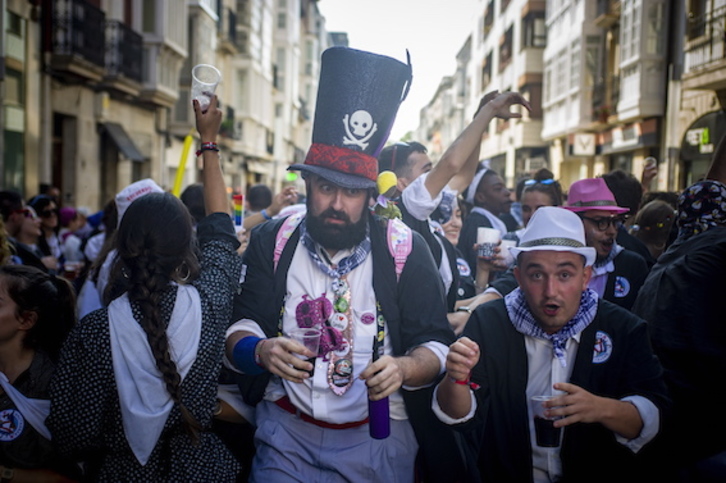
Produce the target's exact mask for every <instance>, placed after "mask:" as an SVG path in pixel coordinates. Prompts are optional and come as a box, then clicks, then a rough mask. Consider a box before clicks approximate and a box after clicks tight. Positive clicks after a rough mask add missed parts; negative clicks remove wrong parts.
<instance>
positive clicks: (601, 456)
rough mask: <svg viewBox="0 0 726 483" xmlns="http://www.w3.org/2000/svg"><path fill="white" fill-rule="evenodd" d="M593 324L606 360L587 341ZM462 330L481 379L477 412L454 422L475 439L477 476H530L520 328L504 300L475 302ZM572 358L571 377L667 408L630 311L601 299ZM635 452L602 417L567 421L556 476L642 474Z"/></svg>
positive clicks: (624, 477) (635, 477)
mask: <svg viewBox="0 0 726 483" xmlns="http://www.w3.org/2000/svg"><path fill="white" fill-rule="evenodd" d="M600 331H602V332H605V333H606V334H607V335H608V336H609V338H610V340H611V341H612V352H611V353H610V356H609V357H608V358H607V359H606V360H605V361H602V362H596V361H594V360H593V353H594V351H593V348H594V347H595V342H596V335H597V333H598V332H600ZM463 335H464V336H466V337H469V338H471V339H472V340H474V341H476V342H477V343H478V344H479V347H480V351H481V358H480V360H479V362H478V363H477V365H476V366H475V367H474V370H473V371H472V377H471V379H472V381H474V382H476V383H478V384H480V385H481V388H480V389H479V390H477V391H476V392H475V395H476V398H477V410H476V415H475V417H474V418H473V419H472V420H470V421H468V422H466V423H464V424H463V425H461V426H459V429H460V430H461V431H463V432H465V433H467V434H468V435H469V437H470V439H472V440H477V441H478V445H477V447H476V450H477V453H478V468H479V471H480V472H481V481H496V482H505V483H506V482H517V483H519V482H528V481H532V447H531V443H530V433H529V425H528V424H529V423H528V413H527V405H528V402H527V400H526V397H525V394H526V388H527V377H528V364H527V353H526V348H525V342H524V335H522V334H521V333H519V332H517V330H516V329H514V327H513V326H512V323H511V322H510V320H509V316H508V315H507V311H506V307H505V305H504V301H503V300H496V301H493V302H490V303H487V304H483V305H480V306H479V307H477V309H476V310H475V311H474V313H473V314H472V316H471V318H470V319H469V323H468V324H467V325H466V328H465V329H464V334H463ZM575 357H576V359H575V365H574V368H573V370H572V376H571V378H570V380H569V382H570V383H572V384H576V385H578V386H580V387H582V388H584V389H586V390H587V391H589V392H591V393H593V394H596V395H599V396H606V397H611V398H617V399H620V398H623V397H625V396H629V395H640V396H644V397H646V398H648V399H649V400H650V401H651V402H653V403H654V404H655V405H656V406H657V407H658V408H659V409H660V410H661V412H663V411H665V410H667V408H668V405H669V400H668V398H667V396H666V389H665V384H664V382H663V377H662V372H663V371H662V368H661V366H660V364H659V363H658V359H657V358H656V357H655V356H654V355H653V353H652V351H651V349H650V346H649V343H648V336H647V329H646V325H645V323H643V321H642V320H640V319H639V318H638V317H636V316H634V315H633V314H631V313H630V312H628V311H626V310H623V309H622V308H620V307H617V306H616V305H614V304H611V303H609V302H607V301H604V300H600V302H599V305H598V311H597V315H596V317H595V320H594V321H593V322H592V323H591V324H590V325H589V326H588V327H587V328H586V329H585V330H584V331H583V332H582V335H581V338H580V344H579V347H578V350H577V355H576V356H575ZM648 446H649V445H646V448H644V449H643V451H645V450H646V449H647V447H648ZM638 455H639V456H635V455H633V454H632V452H631V451H630V450H629V449H627V448H625V447H624V446H622V445H621V444H620V443H618V442H617V441H616V440H615V436H614V433H613V432H612V431H611V430H609V429H606V428H605V427H604V426H602V425H601V424H585V423H579V424H573V425H571V426H568V427H566V428H565V429H564V431H563V436H562V448H561V453H560V456H561V458H562V466H563V480H561V481H567V482H584V481H587V482H599V481H602V482H614V481H647V479H639V478H642V476H643V473H641V470H643V465H644V464H645V463H646V462H648V460H647V455H645V456H644V455H642V454H641V453H638ZM646 474H647V473H646Z"/></svg>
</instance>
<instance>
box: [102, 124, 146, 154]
mask: <svg viewBox="0 0 726 483" xmlns="http://www.w3.org/2000/svg"><path fill="white" fill-rule="evenodd" d="M103 128H104V130H105V131H106V132H107V133H108V135H109V137H110V138H111V139H112V140H113V142H114V144H116V147H118V149H119V151H121V153H123V155H124V156H126V157H127V158H129V159H130V160H131V161H136V162H137V163H142V162H144V161H146V158H145V157H144V155H143V154H141V151H139V149H138V148H137V147H136V145H135V144H134V142H133V141H132V140H131V138H130V137H129V135H128V134H127V133H126V130H125V129H124V128H123V126H122V125H121V124H118V123H115V122H105V123H103Z"/></svg>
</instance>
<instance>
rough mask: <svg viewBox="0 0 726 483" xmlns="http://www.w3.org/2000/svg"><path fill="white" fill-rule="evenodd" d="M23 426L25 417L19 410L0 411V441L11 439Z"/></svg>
mask: <svg viewBox="0 0 726 483" xmlns="http://www.w3.org/2000/svg"><path fill="white" fill-rule="evenodd" d="M24 428H25V419H23V415H22V414H20V411H16V410H15V409H5V410H3V411H0V441H4V442H7V441H13V440H14V439H17V437H18V436H20V435H21V433H22V432H23V429H24Z"/></svg>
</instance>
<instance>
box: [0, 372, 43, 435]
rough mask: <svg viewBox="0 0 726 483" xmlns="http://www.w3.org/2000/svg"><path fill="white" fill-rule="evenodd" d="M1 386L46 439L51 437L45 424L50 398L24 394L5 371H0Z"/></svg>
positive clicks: (21, 412) (16, 406)
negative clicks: (37, 397) (11, 382)
mask: <svg viewBox="0 0 726 483" xmlns="http://www.w3.org/2000/svg"><path fill="white" fill-rule="evenodd" d="M0 386H2V388H3V390H4V391H5V394H7V395H8V397H9V398H10V400H11V401H12V402H13V404H15V408H16V409H17V410H18V411H20V414H22V415H23V417H24V418H25V420H26V421H27V422H28V423H30V425H31V426H32V427H33V428H35V430H36V431H37V432H38V433H39V434H40V435H41V436H43V437H44V438H45V439H50V431H49V430H48V428H47V427H46V425H45V419H46V418H47V417H48V414H50V400H49V399H33V398H29V397H25V396H23V394H22V393H21V392H20V391H18V390H17V389H15V387H13V385H12V384H10V381H9V380H8V376H6V375H5V373H4V372H0Z"/></svg>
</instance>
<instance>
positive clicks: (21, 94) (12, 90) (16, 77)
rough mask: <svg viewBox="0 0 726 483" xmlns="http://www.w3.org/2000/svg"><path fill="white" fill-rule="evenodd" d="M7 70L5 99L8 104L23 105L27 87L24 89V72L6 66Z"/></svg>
mask: <svg viewBox="0 0 726 483" xmlns="http://www.w3.org/2000/svg"><path fill="white" fill-rule="evenodd" d="M6 69H7V70H6V71H5V99H4V101H5V102H6V103H7V104H13V105H16V106H22V105H24V104H25V89H23V73H22V72H19V71H17V70H14V69H10V68H6Z"/></svg>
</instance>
